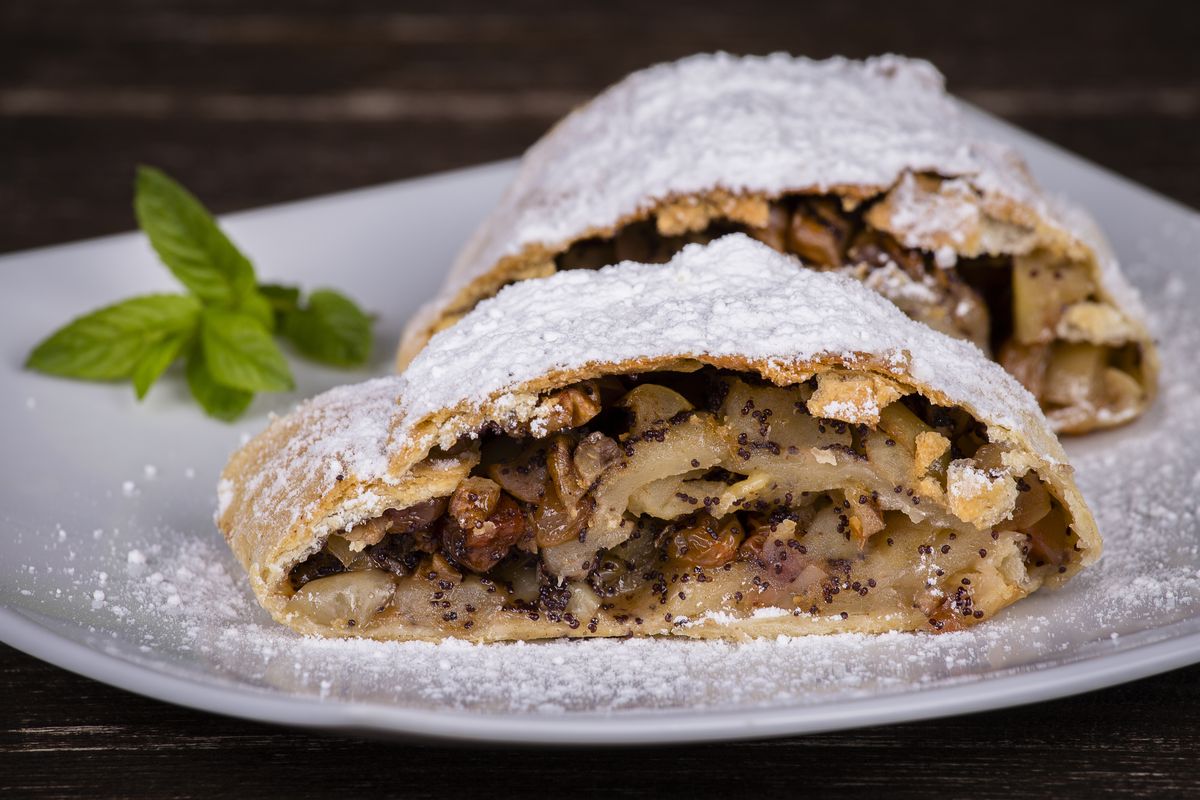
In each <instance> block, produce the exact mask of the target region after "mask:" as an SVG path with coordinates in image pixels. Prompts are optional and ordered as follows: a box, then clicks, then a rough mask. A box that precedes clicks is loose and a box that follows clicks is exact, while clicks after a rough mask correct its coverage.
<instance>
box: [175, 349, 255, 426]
mask: <svg viewBox="0 0 1200 800" xmlns="http://www.w3.org/2000/svg"><path fill="white" fill-rule="evenodd" d="M187 382H188V388H189V389H191V390H192V397H194V398H196V402H198V403H199V404H200V407H201V408H203V409H204V413H206V414H208V415H209V416H210V417H215V418H216V419H221V420H225V421H226V422H232V421H233V420H235V419H237V418H238V417H240V416H241V415H242V412H243V411H245V410H246V407H247V406H249V405H250V401H251V400H253V399H254V392H245V391H242V390H241V389H230V388H229V387H227V386H222V385H221V384H219V383H217V382H216V380H214V379H213V376H212V373H210V372H209V371H208V367H207V365H205V363H204V350H203V348H201V347H200V346H199V345H197V346H196V347H193V348H192V352H191V353H189V354H188V360H187Z"/></svg>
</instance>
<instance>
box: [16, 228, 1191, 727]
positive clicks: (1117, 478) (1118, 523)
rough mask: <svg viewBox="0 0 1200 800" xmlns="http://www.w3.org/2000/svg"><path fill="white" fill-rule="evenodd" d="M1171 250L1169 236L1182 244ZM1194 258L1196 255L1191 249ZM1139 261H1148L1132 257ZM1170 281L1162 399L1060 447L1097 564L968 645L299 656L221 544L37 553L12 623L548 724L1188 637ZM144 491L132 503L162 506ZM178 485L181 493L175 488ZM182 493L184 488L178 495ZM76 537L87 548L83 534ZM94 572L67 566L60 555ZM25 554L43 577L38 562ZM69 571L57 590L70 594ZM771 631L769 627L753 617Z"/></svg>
mask: <svg viewBox="0 0 1200 800" xmlns="http://www.w3.org/2000/svg"><path fill="white" fill-rule="evenodd" d="M1179 235H1182V234H1179ZM1189 235H1192V236H1193V239H1192V241H1195V242H1196V243H1200V231H1194V232H1193V233H1192V234H1189ZM1149 257H1153V256H1149ZM1191 280H1195V278H1194V276H1192V275H1190V274H1186V275H1185V274H1178V275H1176V276H1174V277H1172V278H1170V279H1169V280H1168V281H1165V282H1163V284H1161V285H1160V286H1159V287H1158V288H1156V289H1155V290H1154V292H1153V295H1152V296H1151V297H1150V298H1149V299H1150V301H1151V302H1152V303H1153V307H1155V308H1157V309H1159V310H1160V317H1159V320H1160V324H1161V327H1160V331H1170V332H1171V336H1170V338H1167V339H1165V340H1164V344H1163V363H1164V386H1163V392H1162V396H1161V398H1160V399H1159V401H1158V402H1157V403H1156V405H1155V406H1154V407H1153V408H1152V409H1151V410H1150V413H1149V414H1148V415H1147V416H1146V418H1145V419H1143V420H1141V421H1139V422H1138V423H1136V424H1135V425H1133V426H1129V427H1126V428H1122V429H1119V430H1116V431H1110V432H1106V433H1101V434H1096V435H1094V436H1091V437H1087V438H1084V439H1075V440H1069V442H1068V450H1069V451H1070V453H1071V455H1072V460H1073V463H1074V464H1075V466H1076V468H1077V470H1078V479H1079V483H1080V486H1081V488H1082V489H1083V491H1084V494H1085V495H1086V496H1087V498H1088V500H1089V501H1090V502H1091V504H1092V508H1093V510H1094V511H1095V512H1096V517H1097V521H1098V523H1099V525H1100V529H1101V531H1102V532H1103V533H1104V536H1105V544H1106V547H1105V552H1104V556H1103V557H1102V559H1101V560H1100V562H1099V563H1098V564H1096V565H1095V566H1093V567H1091V568H1089V569H1087V570H1085V571H1084V572H1083V573H1081V574H1080V575H1079V576H1078V577H1076V578H1075V579H1074V580H1073V581H1072V582H1071V583H1070V584H1068V585H1067V587H1065V588H1064V589H1063V590H1061V591H1058V592H1039V593H1037V594H1035V595H1034V596H1032V597H1030V598H1028V599H1026V600H1023V601H1021V602H1019V603H1017V604H1016V605H1014V606H1012V607H1011V608H1009V609H1007V610H1006V611H1004V612H1003V613H1001V614H1000V615H999V616H997V617H996V618H995V619H993V620H991V621H989V622H987V623H985V624H982V625H979V626H977V627H974V628H971V629H970V630H968V631H964V632H959V633H949V634H941V635H932V634H919V635H911V634H887V635H883V636H863V635H857V634H846V635H835V636H824V637H797V638H780V639H767V640H756V641H751V642H746V643H741V644H730V643H725V642H696V641H685V640H604V641H575V642H545V643H537V644H521V643H517V644H508V645H471V644H466V643H462V642H456V641H449V642H445V643H442V644H427V643H379V642H370V641H363V640H349V641H346V640H322V639H315V638H303V637H299V636H296V635H295V634H292V633H291V632H290V631H288V630H286V629H284V628H282V627H280V626H278V625H276V624H274V623H273V622H271V621H270V619H269V618H268V617H267V615H266V614H265V613H264V612H262V611H261V609H259V607H258V605H257V604H256V603H255V601H254V599H253V597H252V595H251V594H250V592H249V590H248V589H247V588H246V586H245V582H244V579H243V576H242V572H241V569H240V567H239V566H238V565H237V564H236V562H235V561H234V559H233V557H232V555H231V554H230V553H229V552H228V550H227V548H226V547H225V545H224V543H223V542H222V541H221V539H220V537H219V536H218V535H217V534H216V533H215V532H214V531H212V530H211V529H209V528H208V527H207V526H206V525H204V524H203V523H201V522H198V523H197V525H198V527H197V528H196V529H194V530H189V531H182V530H177V529H172V528H161V527H158V528H156V527H154V526H148V527H146V528H142V529H139V530H138V532H137V533H132V532H131V531H128V530H124V529H120V530H114V529H112V528H111V527H110V528H105V529H104V535H103V536H102V537H100V538H98V539H93V538H92V537H91V536H84V537H77V536H74V535H73V534H74V531H71V530H67V531H66V532H67V534H68V536H67V537H66V539H65V540H62V541H60V540H59V538H58V537H57V536H54V535H51V536H44V537H39V538H38V539H36V540H33V541H34V542H36V543H34V544H32V545H30V547H29V552H30V553H31V555H30V560H29V561H28V563H26V564H25V565H23V567H22V568H21V569H20V570H18V571H17V572H16V575H17V577H16V580H15V585H14V586H11V587H8V589H9V590H11V594H12V596H13V597H12V599H11V600H10V601H9V602H10V604H19V605H20V606H22V607H24V608H27V609H29V610H30V612H31V613H34V614H37V613H42V614H45V615H47V616H52V615H60V616H61V615H69V616H71V617H73V618H74V619H76V620H82V621H84V622H85V623H86V624H88V625H90V626H91V629H92V632H93V636H94V646H95V647H96V648H97V649H101V650H106V651H108V652H111V653H113V654H114V655H118V656H120V657H121V658H124V659H128V660H134V661H138V662H141V663H146V664H150V665H152V666H154V667H155V668H157V669H161V670H166V671H169V672H173V673H176V674H181V675H186V676H189V677H191V678H192V679H194V680H199V681H208V682H212V681H214V680H223V681H232V682H235V683H236V684H238V685H241V686H248V687H256V688H258V689H262V690H266V691H271V692H285V693H288V694H290V695H296V696H301V697H310V698H317V699H323V700H324V701H326V702H343V701H345V702H350V701H353V702H380V703H387V704H391V705H393V706H398V707H404V708H412V709H427V710H446V709H457V710H464V711H472V712H489V713H492V712H496V713H499V712H511V713H519V714H527V715H535V716H536V715H547V714H548V715H554V716H561V715H563V714H566V713H573V712H606V713H623V712H634V711H638V712H640V711H646V710H649V709H674V710H693V711H694V710H699V709H730V708H741V709H744V708H764V709H765V708H775V709H778V708H780V707H784V706H793V705H802V704H816V703H832V702H837V701H843V700H846V699H851V698H861V697H867V696H878V695H881V694H888V693H898V692H912V691H920V690H922V689H925V688H931V687H939V686H945V685H948V684H952V683H956V682H964V681H978V680H983V679H986V678H987V677H988V676H991V675H997V674H1005V673H1009V672H1012V671H1018V672H1019V671H1026V670H1033V669H1037V668H1039V667H1044V666H1047V665H1050V664H1055V663H1061V662H1063V661H1071V660H1076V659H1082V658H1087V657H1092V656H1100V655H1104V654H1107V653H1114V652H1118V651H1121V650H1123V649H1128V648H1131V647H1134V646H1137V645H1139V644H1143V643H1146V642H1150V641H1155V640H1159V639H1163V638H1166V637H1168V636H1171V635H1173V633H1174V632H1177V631H1179V630H1180V629H1187V630H1196V629H1200V624H1198V623H1200V533H1198V529H1200V519H1198V516H1197V503H1196V500H1195V498H1196V496H1197V493H1198V492H1200V469H1198V462H1197V460H1196V457H1195V455H1194V453H1193V450H1194V447H1195V443H1196V442H1197V441H1200V381H1198V380H1197V377H1196V374H1195V371H1194V370H1192V369H1190V366H1189V365H1191V364H1192V363H1193V361H1194V355H1195V353H1196V352H1197V350H1200V328H1197V326H1196V325H1195V322H1194V320H1193V318H1192V316H1191V315H1192V304H1191V301H1190V300H1189V297H1191V296H1193V295H1194V292H1195V289H1194V288H1189V287H1188V285H1187V284H1186V283H1185V281H1191ZM165 481H166V479H165V478H163V477H160V478H159V480H157V481H155V482H150V483H147V484H146V485H145V486H144V487H143V491H142V494H141V495H140V496H139V498H132V499H130V500H122V502H136V501H144V500H146V499H147V498H148V497H149V498H152V497H153V493H154V492H157V491H164V492H166V491H171V490H170V488H169V487H168V485H167V484H166V482H165ZM181 485H183V484H181ZM187 485H190V484H187ZM90 530H91V529H90V528H89V529H87V530H86V531H84V533H87V532H90ZM80 538H82V539H83V540H86V541H87V542H88V543H92V542H95V543H96V546H97V547H99V548H100V553H101V555H100V556H99V557H97V558H95V559H93V560H91V561H89V562H87V563H80V562H79V561H78V559H75V560H72V559H71V558H70V553H71V552H73V550H72V547H73V546H74V542H75V541H76V540H77V539H80ZM39 553H41V554H42V555H43V557H40V558H39V557H37V554H39ZM66 570H73V572H71V573H70V574H67V572H66ZM768 613H769V612H768Z"/></svg>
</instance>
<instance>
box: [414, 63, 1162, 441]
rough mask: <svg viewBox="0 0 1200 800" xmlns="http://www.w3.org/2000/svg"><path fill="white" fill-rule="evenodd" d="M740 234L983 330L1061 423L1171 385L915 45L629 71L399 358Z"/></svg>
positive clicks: (1132, 412) (1134, 304)
mask: <svg viewBox="0 0 1200 800" xmlns="http://www.w3.org/2000/svg"><path fill="white" fill-rule="evenodd" d="M731 231H743V232H746V233H748V234H750V235H751V236H754V237H756V238H758V239H760V240H761V241H763V242H766V243H767V244H769V245H770V246H772V247H773V248H775V249H777V250H780V251H784V252H788V253H792V254H794V255H796V256H798V257H799V259H800V261H801V262H802V263H803V264H804V265H805V266H807V267H809V268H813V269H819V270H834V271H841V272H845V273H847V274H850V275H852V276H853V277H856V278H858V279H859V280H861V281H863V282H864V283H866V284H867V285H868V286H869V287H871V288H872V289H874V290H875V291H877V292H879V293H880V294H882V295H883V296H885V297H887V298H888V299H890V300H891V301H892V302H894V303H895V304H896V305H898V306H899V307H900V308H901V309H902V310H903V311H904V312H905V313H907V314H908V315H909V316H911V317H912V318H914V319H916V320H919V321H921V322H924V323H926V324H928V325H930V326H931V327H934V328H937V329H938V330H940V331H942V332H944V333H947V334H950V335H951V336H956V337H959V338H963V339H969V340H971V341H973V342H975V343H976V344H977V345H979V347H980V348H982V349H983V350H984V351H985V352H987V353H989V354H990V355H991V356H992V357H993V358H995V359H996V360H998V361H1000V363H1001V364H1003V365H1004V366H1005V367H1006V368H1007V369H1008V371H1009V372H1011V373H1012V374H1013V375H1015V376H1016V377H1017V378H1018V379H1019V380H1020V381H1021V382H1022V383H1024V384H1025V386H1026V387H1027V388H1029V390H1030V391H1031V392H1033V394H1034V395H1035V396H1037V398H1038V399H1039V401H1040V402H1041V405H1042V407H1043V408H1044V409H1045V411H1046V414H1047V416H1048V418H1049V419H1050V423H1051V426H1052V427H1054V428H1055V429H1056V430H1059V431H1064V432H1073V433H1078V432H1083V431H1088V430H1091V429H1094V428H1103V427H1108V426H1112V425H1116V424H1119V423H1122V422H1125V421H1128V420H1130V419H1132V418H1134V417H1136V416H1137V415H1138V414H1139V413H1141V411H1142V410H1143V409H1145V408H1146V406H1147V405H1148V404H1149V402H1150V400H1151V398H1152V395H1153V394H1154V390H1155V374H1156V369H1157V367H1156V363H1157V362H1156V356H1155V351H1154V346H1153V343H1152V341H1151V339H1150V337H1149V335H1148V334H1147V332H1146V330H1145V328H1144V326H1143V324H1142V321H1141V311H1140V306H1139V303H1138V300H1137V297H1136V295H1135V293H1134V292H1133V291H1132V289H1131V288H1130V287H1129V286H1128V284H1127V283H1126V282H1125V280H1124V279H1123V277H1122V275H1121V273H1120V271H1119V268H1118V266H1117V262H1116V260H1115V258H1114V257H1113V255H1112V253H1111V252H1110V250H1109V248H1108V246H1107V245H1106V244H1105V243H1104V240H1103V238H1102V237H1101V236H1100V234H1099V233H1098V232H1097V230H1096V228H1095V226H1094V225H1093V224H1092V223H1091V222H1090V221H1089V220H1088V218H1087V217H1086V216H1085V215H1084V214H1083V213H1082V212H1080V211H1078V210H1076V209H1073V208H1071V207H1070V206H1068V205H1067V204H1065V203H1063V202H1061V201H1058V200H1055V199H1053V198H1051V197H1049V196H1047V195H1045V194H1044V193H1043V192H1042V191H1041V189H1039V188H1038V186H1037V185H1036V184H1035V183H1034V181H1033V179H1032V178H1031V177H1030V175H1029V174H1028V172H1027V170H1026V168H1025V165H1024V164H1023V162H1022V161H1021V159H1020V157H1019V156H1017V155H1016V154H1015V153H1013V152H1012V151H1010V150H1008V149H1006V148H1004V147H1001V146H999V145H996V144H994V143H991V142H986V141H980V140H979V139H978V137H977V136H975V135H974V134H973V133H972V132H971V131H970V130H969V128H968V126H967V125H966V124H965V122H964V120H963V119H962V117H961V114H960V111H959V108H958V106H957V105H956V104H955V103H954V102H953V101H952V100H951V99H950V98H949V97H948V96H947V95H946V94H945V92H944V90H943V81H942V77H941V75H939V74H938V73H937V71H936V70H934V69H933V67H931V66H930V65H929V64H927V63H925V62H921V61H911V60H907V59H903V58H898V57H894V56H886V57H882V58H875V59H871V60H868V61H865V62H854V61H846V60H843V59H832V60H829V61H821V62H814V61H809V60H806V59H800V58H792V57H790V56H787V55H783V54H777V55H773V56H769V57H766V58H758V57H750V58H737V57H733V56H729V55H724V54H717V55H703V56H696V57H692V58H687V59H684V60H682V61H679V62H676V63H673V64H663V65H660V66H657V67H653V68H651V69H648V70H644V71H642V72H638V73H635V74H633V75H631V76H630V77H628V78H626V79H625V80H623V81H622V82H620V83H619V84H617V85H616V86H614V87H612V88H610V89H609V90H608V91H606V92H604V93H603V94H601V95H600V96H599V97H597V98H596V99H595V100H593V101H592V102H591V103H589V104H588V105H586V106H584V107H583V108H581V109H579V110H578V111H576V112H575V113H573V114H571V115H570V116H568V117H567V118H566V119H565V120H563V121H562V122H561V123H560V124H559V125H557V126H556V127H555V128H554V129H553V130H552V131H551V132H550V133H549V134H548V135H547V136H546V137H545V138H544V139H542V140H541V141H540V142H538V143H537V144H536V145H535V146H534V147H533V148H532V149H531V150H530V151H529V152H528V153H527V154H526V156H525V158H524V160H523V162H522V164H521V169H520V173H519V174H518V176H517V178H516V181H515V182H514V184H513V185H512V187H511V189H510V190H509V192H508V194H507V195H506V196H505V197H504V199H503V200H502V201H501V203H500V206H499V207H498V208H497V209H496V210H495V211H494V213H493V214H492V215H491V216H490V217H489V218H488V219H487V220H486V221H485V222H484V223H483V225H482V227H480V228H479V230H478V231H477V232H476V234H475V236H474V237H473V239H472V240H471V241H470V242H469V244H468V245H467V247H466V248H465V249H464V250H463V252H462V253H461V255H460V257H459V259H458V261H457V263H456V264H455V266H454V267H453V270H452V272H451V274H450V276H449V278H448V280H447V282H446V284H445V287H444V288H443V290H442V292H441V294H440V295H439V296H438V297H437V299H436V300H434V301H433V303H432V304H430V305H429V306H428V307H427V308H426V309H425V310H424V311H423V312H422V313H421V314H420V315H418V317H417V318H415V319H414V320H413V322H412V323H411V324H410V326H409V329H408V330H407V332H406V335H405V340H404V343H403V345H402V347H401V351H400V356H399V359H400V363H401V365H403V364H404V363H407V361H408V360H409V359H410V358H411V357H412V355H413V354H415V353H416V352H417V351H418V350H419V349H420V348H421V347H422V346H424V344H425V342H426V341H428V339H429V337H430V336H431V335H432V334H433V333H434V332H435V331H437V330H439V329H440V328H442V327H445V326H446V325H448V324H450V323H452V322H453V321H454V320H455V319H457V318H458V317H460V316H462V315H463V314H464V313H466V312H467V311H469V310H470V309H471V308H472V307H474V305H475V304H476V303H478V302H479V301H480V300H481V299H483V298H485V297H488V296H491V295H492V294H494V293H495V292H496V291H497V290H498V289H499V288H500V287H501V286H504V285H506V284H508V283H512V282H514V281H519V280H523V279H526V278H529V277H534V276H546V275H549V274H552V273H554V272H558V271H563V270H571V269H590V268H596V267H600V266H604V265H608V264H613V263H616V262H618V261H622V260H626V259H632V260H636V261H644V262H645V261H666V260H667V259H668V258H670V256H671V255H672V254H673V253H674V252H676V251H678V250H679V249H680V248H681V247H683V246H684V245H685V244H687V243H690V242H704V241H708V240H710V239H712V238H714V237H716V236H720V235H723V234H725V233H729V232H731Z"/></svg>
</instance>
